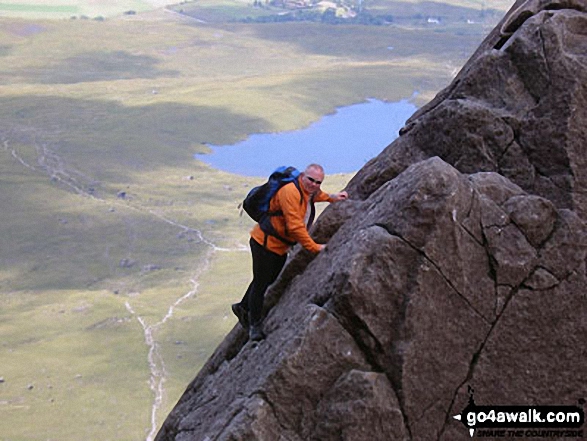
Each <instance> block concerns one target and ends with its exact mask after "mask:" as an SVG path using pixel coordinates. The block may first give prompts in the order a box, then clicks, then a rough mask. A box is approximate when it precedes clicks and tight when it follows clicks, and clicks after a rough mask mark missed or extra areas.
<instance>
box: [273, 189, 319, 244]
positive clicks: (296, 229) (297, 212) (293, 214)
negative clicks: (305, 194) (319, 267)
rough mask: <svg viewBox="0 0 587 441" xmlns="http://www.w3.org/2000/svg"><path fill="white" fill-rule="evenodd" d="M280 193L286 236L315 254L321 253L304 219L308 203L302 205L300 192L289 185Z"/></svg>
mask: <svg viewBox="0 0 587 441" xmlns="http://www.w3.org/2000/svg"><path fill="white" fill-rule="evenodd" d="M282 190H283V191H280V193H282V194H280V204H281V210H282V211H283V217H284V221H285V228H286V234H287V235H288V236H289V237H291V238H293V239H294V240H295V241H296V242H299V243H300V244H301V245H302V246H303V247H304V248H305V249H307V250H308V251H311V252H313V253H317V252H318V251H320V246H319V245H318V244H317V243H316V242H314V240H313V239H312V238H311V237H310V234H309V233H308V230H307V229H306V225H305V224H304V217H305V214H306V203H305V202H302V204H300V192H299V191H298V189H297V188H296V187H295V186H294V185H287V186H285V187H283V188H282Z"/></svg>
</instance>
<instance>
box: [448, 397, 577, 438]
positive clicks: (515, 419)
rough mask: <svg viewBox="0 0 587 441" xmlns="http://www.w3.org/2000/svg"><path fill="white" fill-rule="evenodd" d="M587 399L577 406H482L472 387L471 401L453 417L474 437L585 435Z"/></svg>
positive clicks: (565, 436)
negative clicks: (585, 406) (477, 401)
mask: <svg viewBox="0 0 587 441" xmlns="http://www.w3.org/2000/svg"><path fill="white" fill-rule="evenodd" d="M584 404H585V400H584V399H580V400H579V401H578V405H575V406H478V405H476V404H475V400H474V399H473V390H472V389H471V388H470V387H469V404H467V407H465V408H464V409H463V411H462V412H461V413H460V414H458V415H455V416H454V417H453V418H454V419H456V420H458V421H460V422H461V423H463V424H464V426H465V427H466V428H467V430H468V431H469V434H470V435H471V437H473V436H476V437H491V438H583V435H584V433H583V424H584V423H585V412H584V411H583V408H582V406H583V405H584Z"/></svg>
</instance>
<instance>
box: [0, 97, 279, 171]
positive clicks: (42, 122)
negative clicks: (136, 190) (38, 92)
mask: <svg viewBox="0 0 587 441" xmlns="http://www.w3.org/2000/svg"><path fill="white" fill-rule="evenodd" d="M145 93H146V94H150V93H151V90H148V91H145ZM163 99H164V98H163ZM0 121H1V122H0V133H2V132H4V133H9V134H10V135H9V138H11V142H12V143H16V142H21V143H23V144H36V145H37V146H39V145H42V146H46V147H47V148H48V149H49V150H51V152H52V153H53V154H54V155H57V157H59V158H61V159H62V160H63V161H65V162H67V164H69V165H70V166H72V167H73V168H74V169H76V170H78V171H80V172H81V173H83V174H86V175H88V176H89V179H90V180H97V181H102V180H106V181H108V180H114V179H120V176H121V175H122V176H124V175H128V174H129V172H131V173H132V172H141V171H154V170H156V169H157V168H159V167H170V166H182V167H185V166H186V165H189V162H190V161H192V160H193V155H194V154H196V153H206V152H207V151H209V150H208V148H207V147H206V146H205V145H204V144H206V143H211V144H217V145H224V144H231V143H234V142H236V141H238V140H239V139H242V138H243V137H244V136H245V135H246V134H248V133H258V132H264V131H270V130H271V125H270V123H269V122H267V121H266V120H264V119H261V118H257V117H252V116H247V115H242V114H235V113H233V112H231V111H229V110H227V109H225V108H221V107H208V106H190V105H183V104H176V103H165V102H159V103H155V104H151V105H147V106H133V107H126V106H124V105H121V104H120V103H117V102H108V101H91V100H77V99H71V98H60V97H33V96H28V97H11V98H0Z"/></svg>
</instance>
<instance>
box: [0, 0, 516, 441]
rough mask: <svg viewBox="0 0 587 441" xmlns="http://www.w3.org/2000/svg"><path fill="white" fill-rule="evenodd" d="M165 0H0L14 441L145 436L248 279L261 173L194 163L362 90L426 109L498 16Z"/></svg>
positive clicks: (1, 405)
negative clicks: (432, 16)
mask: <svg viewBox="0 0 587 441" xmlns="http://www.w3.org/2000/svg"><path fill="white" fill-rule="evenodd" d="M364 3H365V5H369V6H370V7H373V10H376V9H377V8H379V9H385V8H387V9H390V8H391V9H393V8H396V9H394V10H397V8H398V7H400V6H401V8H403V10H407V9H406V8H407V7H408V6H409V5H408V3H413V2H404V3H402V4H401V5H400V4H398V3H397V2H391V1H384V0H378V1H372V2H368V1H365V2H364ZM508 3H510V2H504V1H498V0H496V1H495V2H492V1H491V0H487V1H485V2H484V3H483V4H485V6H486V7H487V8H489V6H491V8H493V9H496V10H502V11H503V9H504V8H505V7H507V6H509V5H508ZM165 4H166V2H156V1H151V2H147V1H138V0H137V1H119V2H114V1H109V2H92V1H89V0H88V1H75V2H74V1H61V2H51V1H30V2H27V1H14V2H0V61H1V64H0V207H1V210H0V360H2V362H1V363H0V440H2V441H8V440H18V441H20V440H47V439H52V440H66V441H67V440H82V439H83V440H142V439H152V438H153V436H154V433H155V431H156V429H157V428H158V427H159V426H160V424H161V423H162V421H163V419H164V418H165V416H166V415H167V413H168V412H169V411H170V410H171V408H172V407H173V405H174V404H175V402H176V401H177V399H178V398H179V396H180V395H181V393H182V392H183V390H184V389H185V387H186V386H187V384H188V383H189V381H190V380H191V379H192V378H193V377H194V376H195V374H196V373H197V372H198V370H199V368H200V367H201V366H202V364H203V363H204V362H205V361H206V359H207V358H208V357H209V356H210V354H211V353H212V351H213V349H214V348H215V347H216V345H217V344H218V343H219V342H220V341H221V340H222V338H223V337H224V335H226V333H228V332H229V331H230V329H232V327H233V326H234V325H235V323H236V319H235V318H234V317H233V316H232V315H231V314H230V308H229V305H230V303H232V302H234V301H236V300H239V299H240V297H241V295H242V293H243V291H244V289H245V288H246V286H247V284H248V282H249V265H250V263H249V254H248V252H247V241H248V237H247V233H248V230H249V229H250V227H251V226H252V222H251V221H250V220H249V219H247V218H246V217H241V216H240V214H239V210H238V209H237V205H238V203H239V202H240V201H241V200H242V198H243V197H244V195H245V194H246V192H247V191H248V189H249V188H250V187H252V186H253V185H257V184H258V183H259V182H260V180H261V179H262V178H250V177H242V176H238V175H233V174H229V173H225V172H221V171H218V170H214V169H211V168H210V167H208V166H206V165H205V164H203V163H201V162H198V161H196V160H194V159H193V155H194V154H195V153H198V152H205V151H207V147H206V146H205V144H206V143H211V144H217V145H222V144H229V143H233V142H236V141H238V140H241V139H244V138H245V137H246V136H247V135H248V134H251V133H260V132H277V131H284V130H294V129H299V128H302V127H305V126H307V125H309V124H310V123H312V122H314V121H316V120H318V119H319V118H320V117H321V116H323V115H325V114H328V113H332V112H334V111H335V109H336V108H337V107H340V106H344V105H349V104H353V103H357V102H362V101H364V100H365V99H367V98H378V99H381V100H386V101H398V100H401V99H406V98H409V97H412V96H413V93H414V91H418V92H419V94H418V95H417V97H416V98H414V99H415V104H417V105H422V104H424V103H425V102H427V101H429V100H430V99H431V98H432V97H433V96H434V95H435V94H436V93H437V92H438V91H439V90H440V89H441V88H442V87H444V86H445V85H447V84H448V83H449V82H450V81H451V79H452V78H453V76H454V75H455V74H456V72H457V71H458V69H459V68H460V66H461V65H462V64H463V63H464V61H465V60H466V58H467V57H468V56H469V55H470V54H471V53H472V52H473V50H474V49H475V48H476V46H477V45H478V44H479V42H480V41H481V40H482V38H483V37H484V35H485V34H486V33H487V32H488V31H489V30H490V28H491V26H492V24H493V23H494V22H492V21H491V20H497V18H498V17H495V18H492V17H493V16H492V15H488V17H489V18H487V20H486V21H485V22H483V23H478V24H476V25H473V26H472V27H471V26H469V27H466V26H465V25H464V24H462V23H460V22H457V21H452V22H450V23H447V24H446V25H442V24H441V25H440V26H436V27H431V26H428V25H423V26H418V25H417V23H416V24H414V23H410V24H409V26H408V25H407V24H406V25H402V26H361V25H353V26H347V25H336V26H328V25H320V24H317V23H304V22H301V23H280V24H247V23H240V22H234V21H227V20H234V19H237V18H242V17H246V16H249V15H250V14H251V13H256V14H265V13H272V11H268V10H264V11H258V10H253V9H254V8H252V7H251V6H250V2H247V1H237V0H232V1H231V0H219V1H214V2H213V1H208V0H201V1H196V2H190V3H185V4H182V5H178V6H176V7H174V9H175V10H176V11H175V12H173V11H171V10H169V9H153V8H154V6H164V5H165ZM413 4H414V5H416V7H420V9H422V8H424V7H425V8H426V10H427V11H430V8H431V6H430V5H426V6H422V5H420V6H418V4H415V3H413ZM447 4H450V5H451V7H453V8H461V9H459V11H461V13H463V14H464V12H463V11H465V10H466V11H469V12H470V13H471V14H477V16H479V14H480V13H481V9H482V4H481V2H472V1H471V2H468V1H465V0H458V1H457V0H454V1H451V2H447ZM398 5H399V6H398ZM433 6H434V7H437V8H439V9H438V10H439V11H440V10H441V8H444V7H445V6H443V4H442V3H435V4H434V5H433ZM11 8H12V9H11ZM43 8H46V9H43ZM68 8H77V9H76V11H77V12H75V13H72V12H69V9H68ZM181 8H184V9H188V8H190V11H189V12H190V14H192V13H196V14H197V15H198V16H199V17H200V18H198V19H196V18H194V17H193V16H191V17H190V16H188V15H186V14H185V12H186V11H184V13H180V12H178V11H179V10H180V9H181ZM126 10H136V11H137V12H139V13H138V14H136V15H123V14H122V12H124V11H126ZM140 11H145V12H144V13H141V12H140ZM395 13H396V14H399V12H395ZM59 14H62V15H59ZM70 14H73V15H78V16H79V15H82V14H83V15H87V16H88V17H95V16H101V17H106V19H105V20H100V21H98V20H79V19H76V20H71V19H69V15H70ZM412 15H413V14H412ZM41 16H42V17H43V18H39V17H41ZM31 17H34V18H31ZM204 18H205V20H204ZM202 21H205V23H202ZM390 46H391V47H393V48H394V50H393V51H390V50H389V49H388V47H390ZM341 148H342V146H341ZM276 165H279V164H276ZM303 165H304V164H299V165H298V166H303ZM349 178H350V176H345V175H331V176H327V179H326V182H325V184H324V187H325V189H326V190H327V191H335V190H338V189H340V188H342V187H344V185H345V183H346V182H347V181H348V179H349Z"/></svg>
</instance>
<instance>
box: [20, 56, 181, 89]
mask: <svg viewBox="0 0 587 441" xmlns="http://www.w3.org/2000/svg"><path fill="white" fill-rule="evenodd" d="M158 63H159V60H157V59H156V58H153V57H149V56H146V55H133V54H131V53H128V52H125V51H114V52H88V53H84V54H80V55H76V56H75V57H71V58H67V59H65V60H63V61H62V62H60V63H59V64H57V65H55V66H52V67H48V68H43V69H38V70H35V71H34V72H33V73H29V75H28V79H29V80H30V81H32V82H40V83H44V84H74V83H84V82H92V81H113V80H130V79H138V78H142V79H154V78H160V77H177V76H179V74H180V72H179V71H175V70H161V69H158V68H157V64H158Z"/></svg>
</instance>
